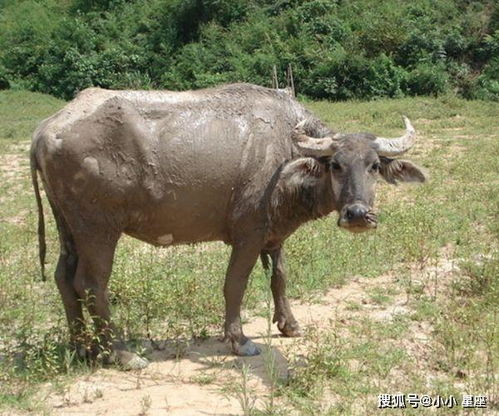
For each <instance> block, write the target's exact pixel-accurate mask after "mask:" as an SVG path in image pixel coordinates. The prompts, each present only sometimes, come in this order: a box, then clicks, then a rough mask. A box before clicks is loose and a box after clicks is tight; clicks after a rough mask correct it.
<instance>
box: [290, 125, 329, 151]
mask: <svg viewBox="0 0 499 416" xmlns="http://www.w3.org/2000/svg"><path fill="white" fill-rule="evenodd" d="M306 123H307V120H303V121H300V122H299V123H298V124H297V125H296V126H295V128H294V129H293V133H292V137H293V141H294V143H295V145H296V147H297V148H298V149H299V150H300V152H301V153H302V154H304V155H306V156H313V157H323V156H331V155H332V154H334V152H335V151H336V147H337V143H336V141H335V140H334V139H333V138H332V137H329V136H328V137H320V138H315V137H310V136H307V135H306V134H305V129H304V126H305V124H306Z"/></svg>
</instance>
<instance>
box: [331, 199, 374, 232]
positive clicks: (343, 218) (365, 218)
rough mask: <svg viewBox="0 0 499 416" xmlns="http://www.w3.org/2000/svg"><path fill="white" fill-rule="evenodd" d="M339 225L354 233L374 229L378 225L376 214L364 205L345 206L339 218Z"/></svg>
mask: <svg viewBox="0 0 499 416" xmlns="http://www.w3.org/2000/svg"><path fill="white" fill-rule="evenodd" d="M338 226H339V227H340V228H343V229H345V230H348V231H350V232H352V233H361V232H364V231H369V230H373V229H375V228H376V227H377V226H378V221H377V217H376V214H375V213H374V212H372V211H371V210H370V209H368V208H367V207H364V206H362V205H353V206H348V207H344V208H343V209H342V210H341V213H340V217H339V219H338Z"/></svg>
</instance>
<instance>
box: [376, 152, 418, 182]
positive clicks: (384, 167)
mask: <svg viewBox="0 0 499 416" xmlns="http://www.w3.org/2000/svg"><path fill="white" fill-rule="evenodd" d="M380 161H381V168H380V171H379V173H380V174H381V176H383V178H384V179H385V181H387V182H388V183H392V184H394V185H397V183H398V182H425V181H426V180H427V174H426V172H425V171H424V170H423V169H422V168H420V167H419V166H417V165H415V164H414V163H412V162H411V161H409V160H401V159H390V158H388V157H381V158H380Z"/></svg>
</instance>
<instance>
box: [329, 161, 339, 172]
mask: <svg viewBox="0 0 499 416" xmlns="http://www.w3.org/2000/svg"><path fill="white" fill-rule="evenodd" d="M331 169H333V170H335V171H336V172H339V171H341V165H340V164H339V163H338V162H331Z"/></svg>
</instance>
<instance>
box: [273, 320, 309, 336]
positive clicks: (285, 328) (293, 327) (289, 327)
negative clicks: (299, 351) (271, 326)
mask: <svg viewBox="0 0 499 416" xmlns="http://www.w3.org/2000/svg"><path fill="white" fill-rule="evenodd" d="M277 328H278V329H279V331H281V334H282V335H284V336H285V337H290V338H291V337H301V336H302V335H303V334H302V332H301V329H300V325H298V322H296V321H294V322H293V321H292V322H288V321H284V322H282V321H281V322H278V323H277Z"/></svg>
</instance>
